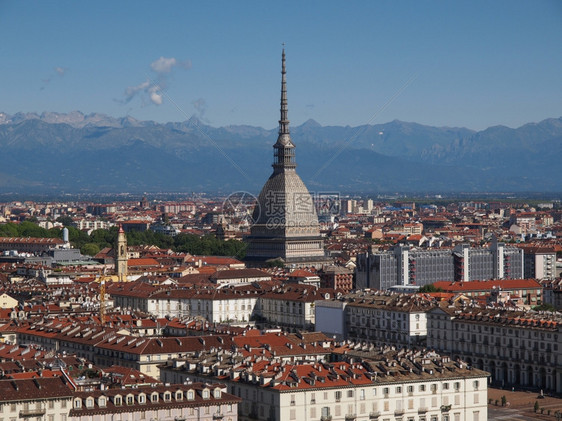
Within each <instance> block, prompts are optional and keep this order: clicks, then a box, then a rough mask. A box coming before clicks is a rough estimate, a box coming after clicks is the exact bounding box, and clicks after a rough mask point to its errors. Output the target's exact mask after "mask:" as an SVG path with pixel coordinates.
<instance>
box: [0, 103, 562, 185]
mask: <svg viewBox="0 0 562 421" xmlns="http://www.w3.org/2000/svg"><path fill="white" fill-rule="evenodd" d="M291 136H292V139H293V141H294V143H295V144H296V146H297V149H296V154H297V155H296V156H297V163H298V168H297V171H298V173H299V175H300V176H301V177H302V179H303V181H304V182H305V183H306V184H307V186H308V187H309V189H310V190H311V191H314V192H326V191H329V192H365V193H375V192H397V191H398V192H435V193H439V192H560V191H562V183H561V180H562V165H561V162H562V118H550V119H546V120H543V121H541V122H539V123H529V124H525V125H523V126H521V127H519V128H515V129H512V128H508V127H505V126H494V127H490V128H487V129H485V130H482V131H474V130H470V129H466V128H458V127H432V126H425V125H421V124H417V123H408V122H403V121H398V120H394V121H391V122H389V123H385V124H376V125H363V126H358V127H350V126H345V127H342V126H321V125H320V124H318V123H317V122H315V121H314V120H308V121H307V122H305V123H304V124H302V125H300V126H297V127H292V128H291ZM276 138H277V129H272V130H266V129H263V128H260V127H252V126H244V125H239V126H226V127H218V128H215V127H211V126H209V125H206V124H204V123H203V122H201V121H199V120H198V119H197V118H195V117H192V118H191V119H189V120H187V121H184V122H174V123H162V124H161V123H156V122H153V121H139V120H136V119H134V118H132V117H124V118H114V117H110V116H107V115H104V114H98V113H95V114H87V115H85V114H83V113H81V112H79V111H74V112H71V113H66V114H64V113H52V112H49V113H47V112H46V113H42V114H35V113H17V114H14V115H8V114H6V113H0V150H1V151H2V154H1V155H0V192H20V193H21V192H30V193H38V192H42V193H53V192H61V191H64V192H67V193H80V192H83V193H88V192H109V193H111V192H134V193H139V192H156V191H159V192H192V191H207V192H222V193H229V192H232V191H238V190H246V191H250V192H254V193H255V192H258V191H259V189H260V188H261V186H262V185H263V184H264V183H265V181H266V179H267V177H268V176H269V175H270V174H271V166H270V163H271V162H272V159H273V150H272V145H273V144H274V143H275V141H276Z"/></svg>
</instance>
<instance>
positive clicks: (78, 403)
mask: <svg viewBox="0 0 562 421" xmlns="http://www.w3.org/2000/svg"><path fill="white" fill-rule="evenodd" d="M74 408H75V409H80V408H82V399H74Z"/></svg>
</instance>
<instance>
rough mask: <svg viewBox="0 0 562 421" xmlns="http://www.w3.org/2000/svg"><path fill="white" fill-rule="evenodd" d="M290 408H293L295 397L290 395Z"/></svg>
mask: <svg viewBox="0 0 562 421" xmlns="http://www.w3.org/2000/svg"><path fill="white" fill-rule="evenodd" d="M291 406H295V395H291Z"/></svg>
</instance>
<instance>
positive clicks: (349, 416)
mask: <svg viewBox="0 0 562 421" xmlns="http://www.w3.org/2000/svg"><path fill="white" fill-rule="evenodd" d="M356 419H357V415H355V414H347V415H346V416H345V421H355V420H356Z"/></svg>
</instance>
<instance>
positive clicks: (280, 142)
mask: <svg viewBox="0 0 562 421" xmlns="http://www.w3.org/2000/svg"><path fill="white" fill-rule="evenodd" d="M288 113H289V106H288V103H287V71H286V69H285V48H283V55H282V58H281V119H280V120H279V136H278V137H277V142H276V143H275V145H273V150H274V152H273V168H274V170H275V171H274V173H278V172H280V171H285V170H286V169H295V167H296V166H297V165H296V164H295V145H293V142H292V141H291V135H290V134H289V119H288Z"/></svg>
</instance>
